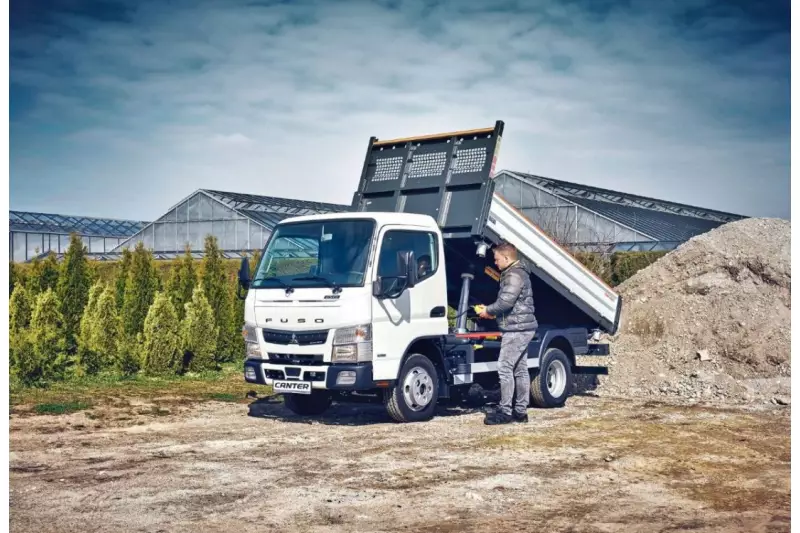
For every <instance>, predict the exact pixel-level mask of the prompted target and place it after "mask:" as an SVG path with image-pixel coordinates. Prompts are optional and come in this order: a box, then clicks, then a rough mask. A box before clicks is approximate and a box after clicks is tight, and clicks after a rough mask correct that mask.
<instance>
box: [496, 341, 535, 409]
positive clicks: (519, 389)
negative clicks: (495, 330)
mask: <svg viewBox="0 0 800 533" xmlns="http://www.w3.org/2000/svg"><path fill="white" fill-rule="evenodd" d="M535 335H536V332H535V331H513V332H508V333H503V339H502V341H501V343H500V359H499V360H498V362H497V374H498V375H499V377H500V406H499V411H500V412H503V413H505V414H507V415H510V414H511V404H512V399H514V398H515V394H514V393H515V389H516V398H515V399H516V403H515V405H514V410H515V411H516V412H517V413H519V414H521V415H522V414H525V412H526V411H527V409H528V404H529V403H530V394H531V376H530V374H528V344H530V342H531V341H532V340H533V337H534V336H535Z"/></svg>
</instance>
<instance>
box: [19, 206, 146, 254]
mask: <svg viewBox="0 0 800 533" xmlns="http://www.w3.org/2000/svg"><path fill="white" fill-rule="evenodd" d="M145 225H147V222H140V221H135V220H116V219H111V218H92V217H83V216H69V215H56V214H51V213H31V212H27V211H10V212H9V257H10V259H11V260H12V261H14V262H16V263H23V262H25V261H30V260H31V259H33V258H34V257H36V256H40V255H43V254H47V253H48V252H51V251H52V252H55V253H56V254H59V255H60V254H63V253H64V252H66V251H67V247H68V246H69V236H70V233H77V234H78V236H79V237H80V238H81V240H82V241H83V243H84V244H85V245H86V249H87V250H88V251H89V252H90V253H92V254H103V253H106V252H110V251H111V250H113V249H115V248H116V247H117V246H119V244H120V243H122V242H124V241H126V240H127V239H128V238H130V236H131V235H133V234H135V233H136V232H137V231H139V230H141V229H142V228H143V227H144V226H145Z"/></svg>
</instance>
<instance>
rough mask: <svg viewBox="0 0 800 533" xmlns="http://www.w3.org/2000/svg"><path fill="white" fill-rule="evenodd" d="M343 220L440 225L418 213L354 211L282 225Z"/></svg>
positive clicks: (306, 216)
mask: <svg viewBox="0 0 800 533" xmlns="http://www.w3.org/2000/svg"><path fill="white" fill-rule="evenodd" d="M342 219H350V220H352V219H367V220H375V221H376V222H377V223H378V224H379V225H386V224H403V225H406V226H409V225H410V226H420V227H424V228H438V224H437V223H436V220H434V218H433V217H431V216H429V215H420V214H417V213H394V212H377V211H353V212H348V213H324V214H318V215H303V216H298V217H291V218H286V219H284V220H282V221H281V222H280V225H284V224H288V223H291V222H311V221H316V220H342Z"/></svg>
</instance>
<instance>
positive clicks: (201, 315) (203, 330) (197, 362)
mask: <svg viewBox="0 0 800 533" xmlns="http://www.w3.org/2000/svg"><path fill="white" fill-rule="evenodd" d="M185 311H186V313H185V314H186V318H185V319H184V321H183V325H182V326H183V327H182V328H181V340H182V346H183V349H184V351H185V352H186V357H187V358H188V368H189V370H191V371H193V372H198V371H202V370H212V369H215V368H216V366H217V365H216V363H215V362H214V353H215V351H216V348H217V337H218V335H219V329H218V327H217V326H216V325H215V323H214V311H213V310H212V309H211V305H210V304H209V303H208V299H207V298H206V295H205V291H204V290H203V287H202V286H200V285H198V286H197V287H195V289H194V292H193V293H192V300H191V301H190V302H189V303H187V304H186V310H185Z"/></svg>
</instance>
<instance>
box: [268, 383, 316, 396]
mask: <svg viewBox="0 0 800 533" xmlns="http://www.w3.org/2000/svg"><path fill="white" fill-rule="evenodd" d="M272 390H273V391H274V392H276V393H278V394H311V382H310V381H297V380H279V381H273V382H272Z"/></svg>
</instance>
